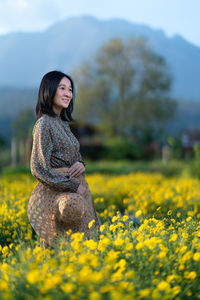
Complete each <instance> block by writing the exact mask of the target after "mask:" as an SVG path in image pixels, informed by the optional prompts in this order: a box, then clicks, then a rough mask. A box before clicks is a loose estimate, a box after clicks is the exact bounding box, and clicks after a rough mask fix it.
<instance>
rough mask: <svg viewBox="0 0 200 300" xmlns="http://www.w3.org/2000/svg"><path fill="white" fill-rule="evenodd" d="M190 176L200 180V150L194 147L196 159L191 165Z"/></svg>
mask: <svg viewBox="0 0 200 300" xmlns="http://www.w3.org/2000/svg"><path fill="white" fill-rule="evenodd" d="M189 174H190V176H192V177H198V178H200V148H199V147H198V146H196V145H195V146H194V158H193V159H192V161H191V163H190V165H189Z"/></svg>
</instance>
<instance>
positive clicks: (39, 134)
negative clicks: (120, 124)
mask: <svg viewBox="0 0 200 300" xmlns="http://www.w3.org/2000/svg"><path fill="white" fill-rule="evenodd" d="M79 149H80V144H79V142H78V140H77V139H76V137H75V136H74V135H73V133H72V132H71V130H70V127H69V124H68V122H67V121H63V120H62V119H61V118H60V117H58V116H56V117H51V116H49V115H46V114H44V115H43V116H42V117H41V118H39V119H38V120H37V121H36V123H35V126H34V128H33V147H32V153H31V173H32V175H33V176H35V177H36V178H37V180H38V184H37V185H36V187H35V189H34V190H33V192H32V194H31V197H30V200H29V204H28V218H29V221H30V223H31V225H32V227H33V229H34V230H35V231H36V233H37V234H38V235H39V236H40V237H41V238H42V239H43V240H44V241H45V243H46V244H47V245H51V246H53V245H54V244H55V242H56V239H57V237H58V236H59V235H60V234H61V233H62V234H64V233H66V232H67V231H68V230H69V229H71V230H72V232H84V234H85V235H86V236H89V233H90V231H91V230H92V229H89V228H88V223H89V222H90V221H91V220H95V225H94V227H95V228H96V227H97V228H98V227H99V225H100V221H99V218H98V216H97V213H96V211H95V208H94V205H93V202H92V198H91V193H90V189H89V186H88V183H87V181H86V179H85V172H84V173H82V174H81V175H80V176H77V177H72V176H71V175H70V174H69V173H68V168H69V167H70V166H71V165H73V164H74V163H75V162H77V161H81V162H83V161H82V157H81V154H80V152H79ZM80 183H81V184H83V185H84V186H85V187H86V189H87V193H86V196H85V197H82V196H81V195H80V194H78V193H77V189H78V187H79V185H80Z"/></svg>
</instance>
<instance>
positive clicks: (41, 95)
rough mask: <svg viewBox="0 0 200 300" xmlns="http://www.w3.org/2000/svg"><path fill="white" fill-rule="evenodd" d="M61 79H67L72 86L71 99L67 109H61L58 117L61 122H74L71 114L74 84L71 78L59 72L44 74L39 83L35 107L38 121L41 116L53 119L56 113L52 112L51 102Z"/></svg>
mask: <svg viewBox="0 0 200 300" xmlns="http://www.w3.org/2000/svg"><path fill="white" fill-rule="evenodd" d="M63 77H67V78H68V79H69V80H70V82H71V86H72V95H73V96H72V99H71V101H70V103H69V106H68V107H67V108H63V109H62V111H61V113H60V117H61V119H62V120H63V121H74V119H73V118H72V112H73V108H74V96H75V91H74V82H73V80H72V78H71V77H70V76H69V75H67V74H65V73H63V72H60V71H51V72H48V73H46V74H45V75H44V76H43V78H42V80H41V83H40V88H39V92H38V100H37V105H36V115H37V119H39V118H40V117H41V116H42V115H43V114H47V115H49V116H52V117H55V116H56V113H55V112H54V111H53V102H54V97H55V94H56V90H57V88H58V85H59V83H60V81H61V80H62V78H63Z"/></svg>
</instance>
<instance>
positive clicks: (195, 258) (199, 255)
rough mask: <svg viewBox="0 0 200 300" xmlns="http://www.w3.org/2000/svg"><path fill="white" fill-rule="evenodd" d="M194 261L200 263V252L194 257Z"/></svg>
mask: <svg viewBox="0 0 200 300" xmlns="http://www.w3.org/2000/svg"><path fill="white" fill-rule="evenodd" d="M193 259H194V260H195V261H200V253H199V252H196V253H195V254H194V255H193Z"/></svg>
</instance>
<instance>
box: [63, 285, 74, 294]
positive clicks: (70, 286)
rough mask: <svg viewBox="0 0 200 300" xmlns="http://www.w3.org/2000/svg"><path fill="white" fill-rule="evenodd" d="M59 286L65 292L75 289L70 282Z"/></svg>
mask: <svg viewBox="0 0 200 300" xmlns="http://www.w3.org/2000/svg"><path fill="white" fill-rule="evenodd" d="M60 287H61V289H62V290H63V291H64V292H65V293H71V292H73V291H74V290H75V285H74V284H73V283H71V282H67V283H64V284H62V285H61V286H60Z"/></svg>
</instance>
